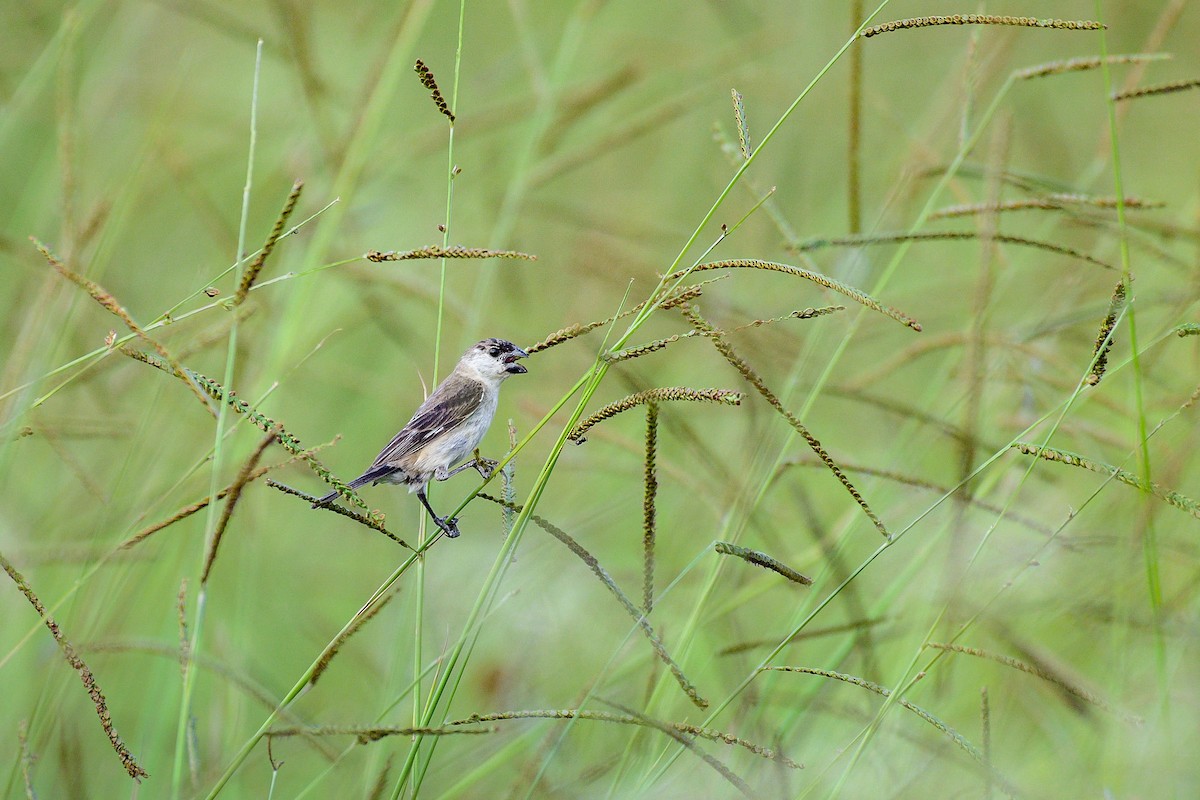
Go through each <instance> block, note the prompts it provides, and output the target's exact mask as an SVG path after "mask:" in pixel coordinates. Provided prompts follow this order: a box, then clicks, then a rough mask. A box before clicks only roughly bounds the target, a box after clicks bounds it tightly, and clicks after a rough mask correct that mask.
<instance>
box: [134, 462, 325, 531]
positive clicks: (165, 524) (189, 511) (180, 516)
mask: <svg viewBox="0 0 1200 800" xmlns="http://www.w3.org/2000/svg"><path fill="white" fill-rule="evenodd" d="M334 441H336V440H334ZM329 444H332V442H330V443H329ZM328 446H329V445H328V444H323V445H319V446H318V447H314V448H312V450H311V452H314V453H315V452H317V451H318V450H321V449H323V448H325V447H328ZM308 452H310V451H305V453H308ZM303 457H304V454H300V455H295V456H292V457H291V458H289V459H288V460H286V461H282V462H280V463H278V464H271V465H269V466H266V467H259V468H257V469H255V470H254V471H253V472H251V473H250V475H249V476H248V477H247V479H246V482H247V483H250V482H253V481H256V480H258V479H259V478H261V477H262V476H264V475H266V474H267V473H268V472H272V471H273V470H277V469H279V468H280V467H282V466H285V465H287V464H291V463H294V462H296V461H299V460H301V459H302V458H303ZM268 482H269V481H268ZM231 488H232V484H230V485H229V486H226V487H225V488H224V489H222V490H221V491H219V492H217V499H218V500H224V499H225V497H226V496H227V495H228V494H229V490H230V489H231ZM210 502H212V497H203V498H201V499H199V500H197V501H196V502H194V503H189V504H188V505H186V506H184V507H183V508H181V509H179V510H178V511H176V512H175V513H174V514H172V515H171V516H169V517H167V518H166V519H164V520H161V521H159V522H155V523H154V524H152V525H148V526H146V527H145V528H142V529H141V530H140V531H138V532H137V533H135V534H133V535H132V536H130V537H129V538H127V539H125V540H124V541H123V542H121V544H119V545H117V549H118V550H130V549H132V548H134V547H136V546H137V545H139V544H141V543H142V542H144V541H145V540H146V539H148V538H150V537H151V536H153V535H154V534H156V533H158V532H159V531H161V530H163V529H164V528H169V527H170V526H172V525H174V524H175V523H176V522H179V521H180V520H185V519H187V518H188V517H190V516H191V515H193V514H195V513H196V512H197V511H201V510H203V509H205V508H208V504H209V503H210Z"/></svg>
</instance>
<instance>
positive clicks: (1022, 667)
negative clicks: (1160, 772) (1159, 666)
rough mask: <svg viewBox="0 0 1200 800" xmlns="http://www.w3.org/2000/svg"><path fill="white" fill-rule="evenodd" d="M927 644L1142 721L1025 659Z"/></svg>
mask: <svg viewBox="0 0 1200 800" xmlns="http://www.w3.org/2000/svg"><path fill="white" fill-rule="evenodd" d="M925 646H926V647H928V648H930V649H933V650H943V651H945V652H947V653H962V654H963V655H968V656H974V657H976V658H985V659H987V660H988V661H995V662H996V663H997V664H1003V665H1004V666H1006V667H1012V668H1013V669H1015V670H1018V671H1020V672H1024V673H1026V674H1029V675H1033V676H1034V677H1037V678H1041V679H1042V680H1044V681H1046V682H1047V683H1052V684H1054V685H1055V686H1057V687H1058V688H1060V689H1062V690H1063V691H1064V692H1066V693H1067V694H1069V695H1071V696H1072V697H1075V698H1078V699H1079V700H1082V701H1083V702H1085V703H1088V704H1090V705H1093V706H1096V708H1100V709H1103V710H1104V711H1107V712H1109V713H1110V714H1115V715H1117V716H1119V717H1122V718H1124V719H1125V720H1126V721H1128V722H1133V723H1140V722H1141V720H1140V719H1139V718H1138V717H1134V716H1130V715H1128V714H1124V713H1122V712H1121V711H1119V710H1118V709H1116V708H1115V707H1113V705H1112V704H1111V703H1109V702H1108V701H1106V700H1104V699H1103V698H1101V697H1100V696H1099V695H1097V694H1095V693H1094V692H1089V691H1088V690H1087V689H1084V688H1082V687H1080V686H1076V685H1075V684H1073V683H1071V682H1070V681H1067V680H1065V679H1063V678H1062V677H1060V676H1058V675H1055V674H1053V673H1051V672H1048V671H1046V670H1044V669H1041V668H1039V667H1036V666H1034V665H1031V664H1026V663H1025V662H1023V661H1018V660H1017V659H1015V658H1011V657H1009V656H1002V655H1000V654H999V653H990V652H988V651H986V650H980V649H979V648H977V647H965V646H963V645H961V644H951V643H949V642H926V643H925Z"/></svg>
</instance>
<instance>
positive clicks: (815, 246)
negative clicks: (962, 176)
mask: <svg viewBox="0 0 1200 800" xmlns="http://www.w3.org/2000/svg"><path fill="white" fill-rule="evenodd" d="M978 238H980V236H979V233H978V232H976V231H921V232H916V233H869V234H860V235H858V236H838V237H833V238H816V239H807V240H805V241H803V242H792V243H789V245H788V247H789V248H791V249H794V250H795V251H796V252H800V253H806V252H811V251H813V250H819V249H822V248H825V247H863V246H866V245H875V244H896V243H898V242H937V241H962V240H970V239H978ZM991 240H992V241H993V242H999V243H1001V244H1012V245H1018V246H1020V247H1033V248H1036V249H1038V250H1045V251H1046V252H1048V253H1057V254H1058V255H1061V256H1067V257H1068V258H1075V259H1079V260H1080V261H1086V262H1087V263H1089V264H1095V265H1096V266H1098V267H1103V268H1104V269H1111V270H1116V269H1117V268H1116V267H1114V266H1113V265H1112V264H1109V263H1108V262H1106V261H1101V260H1100V259H1098V258H1096V257H1095V256H1090V255H1088V254H1087V253H1081V252H1079V251H1078V250H1075V249H1073V248H1070V247H1066V246H1065V245H1061V244H1054V243H1053V242H1043V241H1040V240H1038V239H1026V238H1024V237H1022V236H1009V235H1007V234H1003V233H998V234H995V235H993V236H992V237H991Z"/></svg>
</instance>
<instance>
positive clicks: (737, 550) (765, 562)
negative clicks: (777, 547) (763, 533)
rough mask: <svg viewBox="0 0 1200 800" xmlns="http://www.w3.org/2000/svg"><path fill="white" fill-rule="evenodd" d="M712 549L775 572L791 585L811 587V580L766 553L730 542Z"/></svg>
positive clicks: (719, 544) (717, 544)
mask: <svg viewBox="0 0 1200 800" xmlns="http://www.w3.org/2000/svg"><path fill="white" fill-rule="evenodd" d="M714 549H715V550H716V551H717V552H718V553H720V554H721V555H725V556H737V557H738V558H740V559H742V560H743V561H745V562H746V563H748V564H754V565H755V566H759V567H763V568H764V569H769V570H771V571H772V572H777V573H779V574H780V575H782V576H783V577H785V578H787V579H788V580H789V581H792V582H793V583H798V584H800V585H801V586H811V585H812V578H810V577H808V576H807V575H803V574H801V573H799V572H797V571H796V570H794V569H792V568H791V567H789V566H788V565H787V564H784V563H782V562H780V561H776V560H775V559H773V558H771V557H770V556H769V555H767V554H766V553H763V552H760V551H758V550H751V549H750V548H748V547H742V546H741V545H736V544H732V543H730V542H717V543H716V545H715V547H714Z"/></svg>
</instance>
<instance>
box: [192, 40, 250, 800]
mask: <svg viewBox="0 0 1200 800" xmlns="http://www.w3.org/2000/svg"><path fill="white" fill-rule="evenodd" d="M262 54H263V40H262V39H261V38H260V39H259V40H258V44H257V46H256V47H255V55H254V81H253V84H252V87H251V93H250V131H249V138H250V142H249V148H248V149H249V153H248V155H247V158H246V182H245V184H244V185H243V189H242V210H241V217H240V220H239V223H238V240H237V253H236V254H235V255H234V260H235V261H239V260H241V259H243V258H244V257H245V250H246V228H247V225H248V221H249V217H250V190H251V188H252V187H253V185H254V155H255V152H256V149H257V144H258V89H259V79H260V77H261V76H262ZM264 259H265V254H264ZM260 267H261V265H260ZM248 271H249V268H247V272H248ZM256 274H257V272H256ZM241 284H245V285H246V291H247V292H248V291H249V290H250V286H251V285H253V276H251V279H250V281H249V282H246V280H245V273H243V280H242V281H240V282H239V286H240V285H241ZM239 293H240V289H239ZM237 345H238V321H237V318H236V317H234V319H233V323H232V324H231V326H230V328H229V342H228V344H227V345H226V350H225V386H230V385H232V382H233V374H234V369H235V367H236V365H237ZM171 367H172V369H173V370H174V371H175V372H176V374H179V375H180V376H181V377H183V376H184V375H183V371H182V369H180V368H179V367H178V366H177V365H175V364H172V365H171ZM186 380H187V382H188V383H189V384H190V383H192V382H193V380H194V379H193V378H192V377H191V376H190V375H189V376H187V377H186ZM213 399H214V400H216V401H217V414H216V416H217V425H216V430H215V431H214V432H213V457H212V469H211V471H210V472H209V483H208V496H209V497H216V496H217V490H218V487H219V486H220V485H221V484H220V478H221V467H222V466H223V464H224V454H225V449H224V442H225V419H226V416H227V414H228V403H227V402H225V401H226V400H227V398H226V395H225V393H224V390H223V389H222V390H221V392H220V393H219V394H218V396H216V397H214V398H213ZM243 485H244V483H243ZM216 510H217V508H216V504H215V503H210V504H209V506H208V510H207V514H206V519H205V523H204V552H205V553H206V554H207V553H208V552H210V551H211V550H212V549H213V547H214V541H215V538H216V531H217V515H216ZM205 561H207V556H206V557H205ZM205 571H206V568H205V566H204V565H203V563H202V565H201V572H202V573H204V572H205ZM207 588H208V587H207V586H206V585H205V583H204V582H203V581H201V584H200V589H199V591H198V592H197V596H196V613H195V617H194V619H193V622H192V639H191V644H190V646H189V650H190V652H191V653H193V654H194V655H200V654H201V653H202V650H201V645H202V644H203V638H202V634H203V631H204V610H205V606H206V601H207V597H208V592H207ZM195 675H196V673H195V670H188V672H187V674H186V675H185V677H184V680H183V683H182V685H181V687H180V693H179V716H178V719H177V720H176V727H175V758H174V762H173V766H172V770H171V797H172V798H174V800H179V797H180V795H181V792H182V787H183V768H184V761H185V760H186V757H187V735H188V729H189V723H190V720H191V715H192V712H191V706H192V692H193V691H194V688H195Z"/></svg>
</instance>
